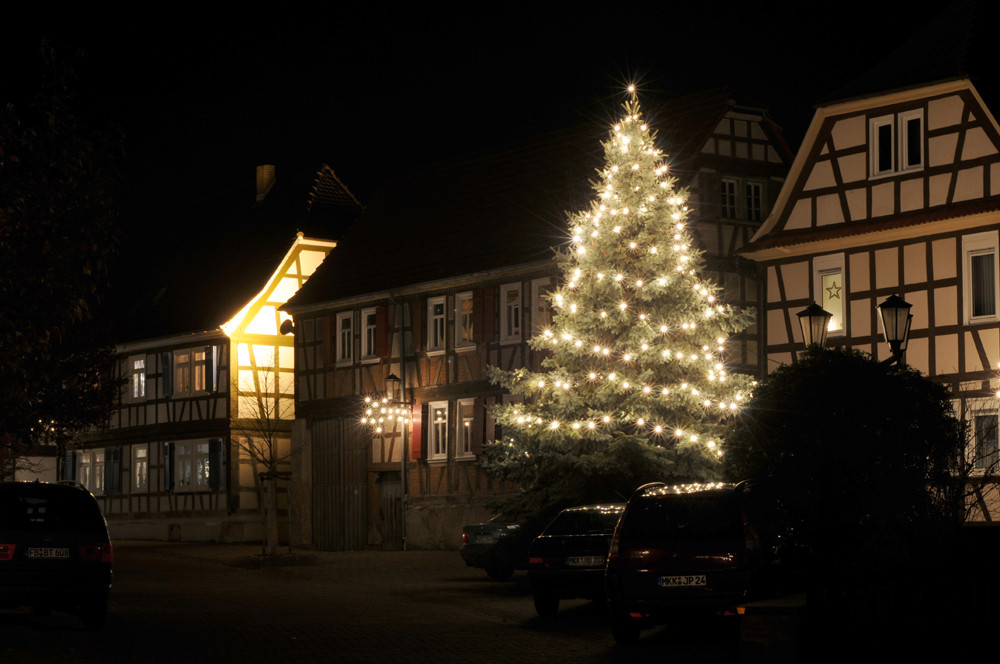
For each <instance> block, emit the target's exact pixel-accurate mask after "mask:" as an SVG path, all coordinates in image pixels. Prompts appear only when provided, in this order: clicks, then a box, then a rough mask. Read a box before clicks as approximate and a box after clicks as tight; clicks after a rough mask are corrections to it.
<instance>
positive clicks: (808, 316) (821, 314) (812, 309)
mask: <svg viewBox="0 0 1000 664" xmlns="http://www.w3.org/2000/svg"><path fill="white" fill-rule="evenodd" d="M796 315H797V316H798V317H799V325H800V326H801V327H802V340H803V341H804V342H805V344H806V347H809V346H811V345H813V344H816V345H817V346H819V347H821V348H822V347H823V346H824V345H826V333H827V331H828V330H829V329H830V319H831V318H833V314H831V313H830V312H829V311H826V310H825V309H823V307H821V306H819V305H818V304H816V303H815V302H813V303H812V304H810V305H809V306H808V307H806V308H805V309H803V310H802V311H800V312H799V313H797V314H796Z"/></svg>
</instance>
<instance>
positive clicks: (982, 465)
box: [969, 409, 1000, 475]
mask: <svg viewBox="0 0 1000 664" xmlns="http://www.w3.org/2000/svg"><path fill="white" fill-rule="evenodd" d="M986 417H988V418H991V419H992V420H993V435H994V436H995V439H994V441H993V444H994V448H993V451H992V452H990V453H989V454H991V456H992V457H993V458H992V459H989V458H986V459H981V458H979V454H980V449H979V427H978V426H977V423H978V420H979V418H986ZM969 419H970V420H971V421H970V422H969V428H970V429H971V431H972V441H971V442H970V449H969V454H970V455H971V457H972V458H971V461H972V462H973V467H972V473H973V474H977V475H981V474H984V473H986V472H990V473H996V472H997V470H998V464H997V459H998V455H1000V420H998V417H997V411H996V410H993V409H986V410H974V411H972V412H971V413H969Z"/></svg>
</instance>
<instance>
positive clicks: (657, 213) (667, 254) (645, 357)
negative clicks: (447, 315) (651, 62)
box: [485, 88, 752, 512]
mask: <svg viewBox="0 0 1000 664" xmlns="http://www.w3.org/2000/svg"><path fill="white" fill-rule="evenodd" d="M630 93H631V98H630V100H629V101H628V102H626V103H625V104H624V115H623V117H621V119H620V120H619V121H618V123H617V124H615V125H614V127H613V129H612V131H611V134H610V138H609V139H608V140H607V141H606V142H604V144H603V145H604V152H605V158H606V163H605V165H604V167H603V169H601V170H600V171H599V173H598V175H599V177H598V179H597V181H596V182H595V184H594V189H595V193H596V197H595V199H594V200H593V202H592V203H591V204H590V206H589V208H587V209H586V210H584V211H582V212H579V213H577V214H573V215H571V216H570V218H569V227H570V233H571V235H572V240H571V242H570V243H569V246H568V248H566V249H565V250H562V251H560V252H559V256H558V261H559V265H560V267H561V270H562V275H563V276H562V279H561V284H560V285H559V287H558V288H556V289H555V290H554V291H553V293H552V294H551V303H552V307H553V311H554V319H553V324H552V327H551V328H550V329H548V330H545V331H544V332H543V334H540V335H539V336H537V337H535V338H533V339H532V340H531V345H532V347H533V348H535V349H540V350H541V349H544V350H546V351H548V357H547V359H546V360H545V361H544V363H543V367H544V371H543V372H541V373H536V372H532V371H529V370H527V369H518V370H515V371H503V370H500V369H497V368H492V369H491V372H490V379H491V380H492V381H493V382H494V383H495V384H498V385H501V386H503V387H504V388H506V389H507V390H509V391H510V392H511V393H512V394H514V395H519V396H520V397H521V402H520V403H516V404H511V405H506V406H502V407H497V408H496V409H495V410H494V416H495V417H496V419H497V421H498V422H499V424H500V425H501V431H502V436H501V437H500V439H498V440H497V441H496V443H494V444H492V445H490V446H489V447H488V449H487V459H486V462H485V468H486V469H487V472H490V473H491V474H493V475H495V476H498V477H502V478H504V479H509V480H514V481H517V482H519V483H520V484H521V486H523V487H525V489H526V492H525V493H524V494H522V495H521V497H520V499H519V502H520V505H512V506H510V507H513V508H514V509H519V508H520V509H523V510H524V511H529V512H538V511H539V510H541V511H545V510H547V509H552V508H555V507H558V506H560V504H563V505H564V504H565V503H568V502H577V501H585V500H595V499H602V500H603V499H606V498H608V497H610V496H613V495H620V496H625V497H627V496H628V492H630V491H631V490H632V489H634V488H635V487H636V486H637V485H638V484H639V483H641V482H644V481H652V480H665V481H698V480H708V479H714V478H715V477H717V469H718V466H719V463H718V459H719V456H720V455H721V454H722V453H723V446H722V440H721V433H722V430H723V428H724V427H725V423H726V421H727V419H729V418H731V417H732V415H733V414H734V413H735V412H737V411H738V409H739V407H740V404H741V403H742V402H743V401H745V400H746V399H747V398H748V397H749V393H750V389H751V385H752V380H751V379H750V378H749V377H747V376H743V375H739V374H729V373H728V372H727V370H726V364H725V344H726V340H727V338H728V337H729V336H730V335H732V334H734V333H736V332H739V331H741V330H743V329H745V328H746V327H747V325H749V324H750V323H751V322H752V312H745V311H737V310H734V309H733V308H731V307H729V306H726V305H725V304H723V303H722V302H721V301H719V298H718V295H717V292H718V288H717V287H716V286H715V285H714V284H712V283H710V282H708V281H706V280H704V279H702V278H701V277H700V271H701V267H702V253H701V251H699V250H698V249H697V248H696V247H694V246H693V243H692V236H691V233H690V232H689V231H688V229H687V225H686V219H687V216H688V214H689V210H688V206H687V203H686V192H684V191H680V190H677V189H676V188H675V179H674V178H673V177H671V175H670V171H669V167H668V166H667V165H666V163H665V162H664V160H663V157H664V156H663V154H662V153H661V152H660V150H659V149H658V148H657V146H656V144H655V138H656V136H655V132H653V131H652V130H651V129H650V128H649V127H648V126H647V125H646V124H645V122H644V121H643V119H642V116H641V115H640V112H639V104H638V101H637V99H636V95H635V91H634V88H630ZM515 502H518V501H515Z"/></svg>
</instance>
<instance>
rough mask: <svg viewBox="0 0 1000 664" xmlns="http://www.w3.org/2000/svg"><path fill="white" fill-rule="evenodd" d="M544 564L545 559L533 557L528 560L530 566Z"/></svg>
mask: <svg viewBox="0 0 1000 664" xmlns="http://www.w3.org/2000/svg"><path fill="white" fill-rule="evenodd" d="M544 562H545V559H544V558H541V557H538V556H531V557H530V558H528V564H529V565H541V564H542V563H544Z"/></svg>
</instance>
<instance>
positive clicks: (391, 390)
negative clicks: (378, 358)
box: [385, 373, 402, 401]
mask: <svg viewBox="0 0 1000 664" xmlns="http://www.w3.org/2000/svg"><path fill="white" fill-rule="evenodd" d="M399 383H400V380H399V376H397V375H396V374H394V373H391V374H389V375H388V376H386V377H385V393H386V396H388V397H389V401H402V394H400V398H399V399H397V398H396V390H397V389H398V388H399Z"/></svg>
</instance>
